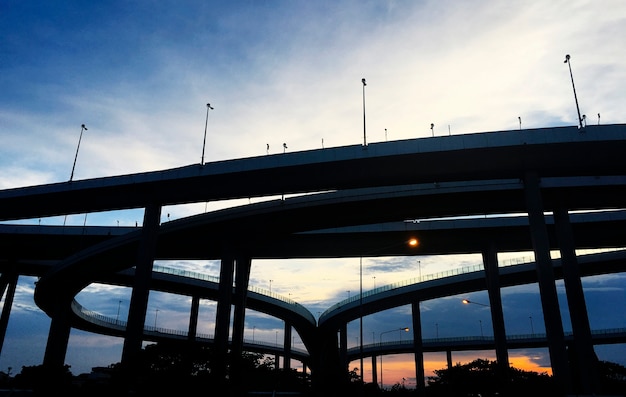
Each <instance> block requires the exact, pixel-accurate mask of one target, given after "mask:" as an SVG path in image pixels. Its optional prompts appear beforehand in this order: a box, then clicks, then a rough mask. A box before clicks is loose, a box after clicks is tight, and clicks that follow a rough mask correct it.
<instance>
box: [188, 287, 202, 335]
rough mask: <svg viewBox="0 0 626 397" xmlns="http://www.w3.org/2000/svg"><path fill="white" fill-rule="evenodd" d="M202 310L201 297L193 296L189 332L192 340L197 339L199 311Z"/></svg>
mask: <svg viewBox="0 0 626 397" xmlns="http://www.w3.org/2000/svg"><path fill="white" fill-rule="evenodd" d="M199 311H200V297H199V296H198V295H194V296H192V297H191V311H190V313H189V332H188V333H187V339H189V341H190V342H193V341H195V340H196V334H197V332H198V313H199Z"/></svg>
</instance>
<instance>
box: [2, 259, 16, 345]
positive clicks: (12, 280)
mask: <svg viewBox="0 0 626 397" xmlns="http://www.w3.org/2000/svg"><path fill="white" fill-rule="evenodd" d="M18 277H19V274H18V273H17V272H15V271H9V272H4V273H2V277H0V291H2V292H0V296H2V295H4V293H5V291H6V296H5V297H4V305H3V306H2V316H0V354H2V346H3V345H4V337H5V336H6V333H7V326H8V325H9V316H10V315H11V306H13V298H14V297H15V288H16V287H17V280H18ZM7 287H8V288H7Z"/></svg>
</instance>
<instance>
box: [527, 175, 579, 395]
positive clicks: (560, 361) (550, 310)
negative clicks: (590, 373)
mask: <svg viewBox="0 0 626 397" xmlns="http://www.w3.org/2000/svg"><path fill="white" fill-rule="evenodd" d="M539 183H540V182H539V177H538V176H537V174H535V173H528V174H526V176H525V179H524V194H525V198H526V207H527V209H528V221H529V226H530V234H531V237H532V243H533V248H534V252H535V263H536V268H537V280H538V284H539V293H540V295H541V306H542V309H543V318H544V322H545V327H546V336H547V339H548V350H549V352H550V362H551V365H552V375H553V377H554V379H555V381H556V382H557V384H558V385H559V386H560V387H561V390H562V391H563V392H564V393H568V392H569V387H570V385H571V382H570V377H569V368H568V363H567V351H566V345H565V336H564V335H563V322H562V320H561V313H560V311H559V301H558V297H557V292H556V285H555V277H554V269H553V268H552V259H551V258H550V240H549V238H548V231H547V228H546V223H545V218H544V215H543V201H542V198H541V191H540V186H539Z"/></svg>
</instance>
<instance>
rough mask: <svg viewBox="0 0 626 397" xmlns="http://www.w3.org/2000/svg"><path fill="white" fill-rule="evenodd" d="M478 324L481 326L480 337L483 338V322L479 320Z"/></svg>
mask: <svg viewBox="0 0 626 397" xmlns="http://www.w3.org/2000/svg"><path fill="white" fill-rule="evenodd" d="M478 323H479V324H480V337H481V338H482V337H483V336H484V335H483V320H478Z"/></svg>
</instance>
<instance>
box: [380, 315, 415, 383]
mask: <svg viewBox="0 0 626 397" xmlns="http://www.w3.org/2000/svg"><path fill="white" fill-rule="evenodd" d="M395 331H404V332H409V327H402V328H394V329H390V330H389V331H383V332H381V333H380V335H379V337H378V345H379V346H380V348H381V352H380V389H381V390H383V387H384V383H383V353H382V345H383V335H384V334H388V333H389V332H395ZM400 335H402V334H400Z"/></svg>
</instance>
